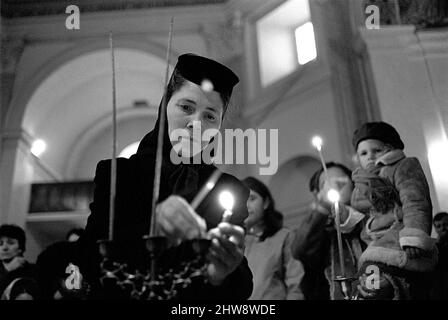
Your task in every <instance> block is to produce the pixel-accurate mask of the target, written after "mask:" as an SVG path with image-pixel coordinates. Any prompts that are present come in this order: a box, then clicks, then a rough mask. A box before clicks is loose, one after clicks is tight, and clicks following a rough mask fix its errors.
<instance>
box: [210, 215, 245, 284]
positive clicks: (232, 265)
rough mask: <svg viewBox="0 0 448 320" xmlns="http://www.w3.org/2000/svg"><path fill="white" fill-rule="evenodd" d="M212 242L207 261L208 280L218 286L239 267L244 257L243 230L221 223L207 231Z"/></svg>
mask: <svg viewBox="0 0 448 320" xmlns="http://www.w3.org/2000/svg"><path fill="white" fill-rule="evenodd" d="M209 236H210V238H211V240H212V243H211V246H210V249H209V252H208V255H207V259H208V260H209V261H210V264H209V265H208V269H207V271H208V275H209V280H210V282H211V283H212V284H213V285H220V284H221V283H222V282H223V281H224V279H225V278H226V277H227V276H228V275H229V274H231V273H232V272H233V271H235V269H236V268H237V267H238V266H239V265H240V263H241V261H242V260H243V257H244V230H243V228H241V227H239V226H236V225H233V224H230V223H227V222H221V223H220V224H219V225H218V227H216V228H214V229H211V230H210V231H209Z"/></svg>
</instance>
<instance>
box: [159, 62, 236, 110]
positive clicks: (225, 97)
mask: <svg viewBox="0 0 448 320" xmlns="http://www.w3.org/2000/svg"><path fill="white" fill-rule="evenodd" d="M185 81H187V79H185V78H184V77H183V76H182V74H181V73H180V72H179V70H177V69H176V68H175V69H174V71H173V74H172V75H171V79H170V81H169V82H168V86H167V89H166V102H167V103H168V101H170V99H171V97H172V96H173V94H174V92H176V91H177V90H179V89H180V88H181V87H182V85H183V84H184V83H185ZM218 93H219V96H220V97H221V99H222V102H223V115H224V114H225V113H226V111H227V107H228V105H229V102H230V97H231V95H232V93H231V92H218Z"/></svg>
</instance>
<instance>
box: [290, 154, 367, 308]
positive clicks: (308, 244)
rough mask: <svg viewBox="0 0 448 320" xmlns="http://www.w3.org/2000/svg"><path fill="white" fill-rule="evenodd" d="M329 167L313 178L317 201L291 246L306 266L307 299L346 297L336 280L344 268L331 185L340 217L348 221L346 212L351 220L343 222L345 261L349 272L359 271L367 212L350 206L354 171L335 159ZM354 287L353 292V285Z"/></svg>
mask: <svg viewBox="0 0 448 320" xmlns="http://www.w3.org/2000/svg"><path fill="white" fill-rule="evenodd" d="M326 167H327V174H328V177H327V176H326V174H325V172H324V169H323V168H321V169H319V170H317V171H316V172H315V173H314V174H313V176H312V177H311V179H310V182H309V189H310V191H311V193H312V194H313V196H314V201H313V202H312V204H311V207H310V210H309V212H308V213H307V214H306V216H305V218H304V220H303V222H302V224H301V225H300V226H299V227H298V228H296V229H294V233H295V239H294V242H293V244H292V248H291V249H292V255H293V256H294V258H296V259H298V260H300V261H301V262H302V263H303V265H304V268H305V276H304V278H303V280H302V291H303V293H304V295H305V299H306V300H329V299H331V300H341V299H343V297H344V296H343V294H342V290H341V288H340V285H339V284H336V283H335V281H334V279H335V278H336V276H338V275H341V269H340V265H339V252H338V246H337V235H336V229H335V227H334V218H333V214H332V204H331V203H330V201H329V200H328V198H327V193H328V191H329V189H330V188H334V189H336V190H337V191H338V192H339V194H340V208H341V209H344V210H341V211H343V212H345V215H344V217H342V216H341V221H345V220H346V219H347V215H350V216H351V218H350V221H347V222H349V223H343V224H342V225H341V231H342V240H343V242H342V243H343V250H344V258H345V261H344V262H345V264H344V265H345V269H346V272H347V275H348V276H350V277H355V275H356V274H357V261H358V258H359V257H360V255H361V253H362V249H363V248H362V243H361V241H360V239H359V231H360V230H361V228H362V221H363V219H364V215H362V214H359V213H358V212H356V211H354V210H353V209H352V208H351V207H349V204H350V197H351V193H352V190H353V183H352V181H351V171H350V169H348V168H347V167H346V166H344V165H342V164H339V163H335V162H328V163H326ZM345 209H347V210H345ZM351 291H353V292H354V286H353V285H352V288H351Z"/></svg>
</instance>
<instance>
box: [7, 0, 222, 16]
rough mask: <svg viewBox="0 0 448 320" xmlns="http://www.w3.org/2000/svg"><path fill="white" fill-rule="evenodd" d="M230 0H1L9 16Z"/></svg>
mask: <svg viewBox="0 0 448 320" xmlns="http://www.w3.org/2000/svg"><path fill="white" fill-rule="evenodd" d="M227 1H228V0H77V1H75V2H74V1H73V0H1V15H2V16H3V17H7V18H18V17H32V16H41V15H56V14H63V13H65V9H66V8H67V6H69V5H72V4H75V5H77V6H78V7H79V9H80V11H81V12H95V11H113V10H132V9H147V8H162V7H174V6H192V5H207V4H220V3H225V2H227Z"/></svg>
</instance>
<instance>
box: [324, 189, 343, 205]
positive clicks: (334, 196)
mask: <svg viewBox="0 0 448 320" xmlns="http://www.w3.org/2000/svg"><path fill="white" fill-rule="evenodd" d="M327 198H328V200H330V201H331V202H333V203H335V202H339V199H340V198H341V196H340V195H339V192H337V191H336V190H335V189H330V190H329V191H328V193H327Z"/></svg>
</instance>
